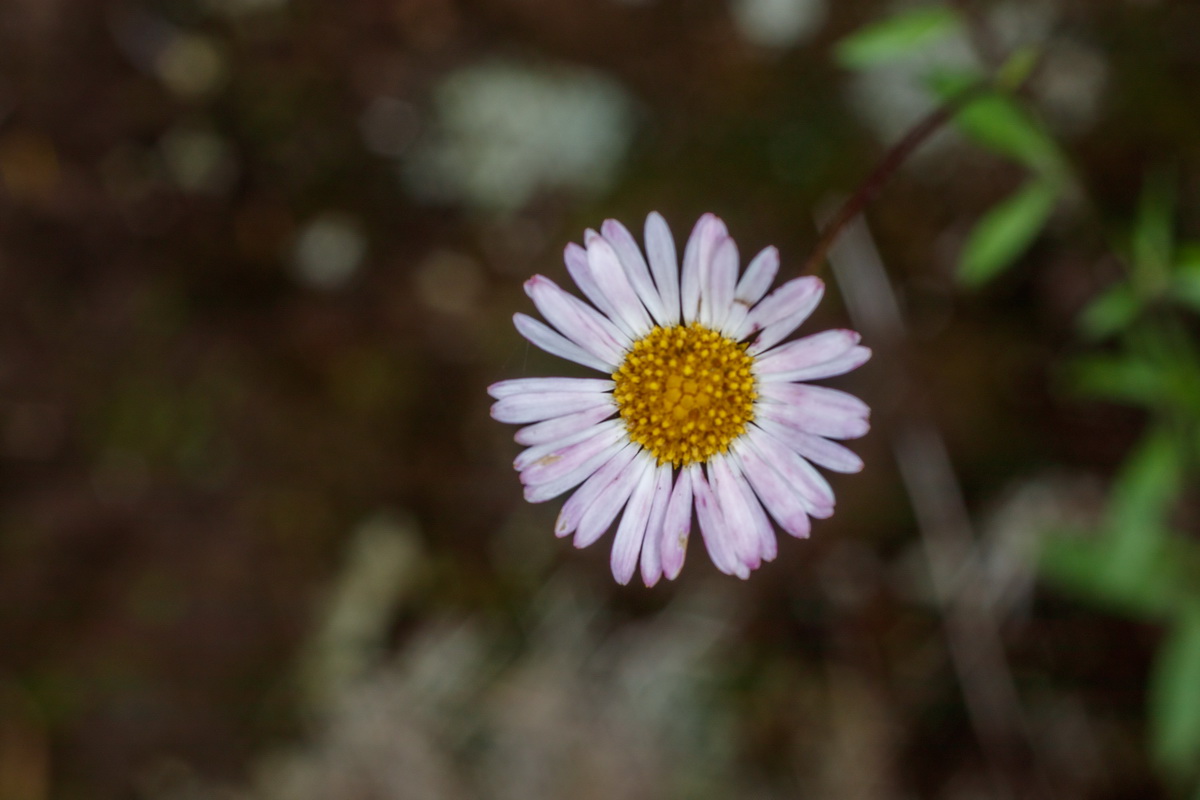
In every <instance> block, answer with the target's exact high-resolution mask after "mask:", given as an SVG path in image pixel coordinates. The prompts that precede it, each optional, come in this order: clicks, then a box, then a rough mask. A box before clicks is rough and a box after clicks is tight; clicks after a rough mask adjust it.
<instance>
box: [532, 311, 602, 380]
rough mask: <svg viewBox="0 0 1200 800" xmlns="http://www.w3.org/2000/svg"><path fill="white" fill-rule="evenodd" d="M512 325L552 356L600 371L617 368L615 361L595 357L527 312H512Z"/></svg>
mask: <svg viewBox="0 0 1200 800" xmlns="http://www.w3.org/2000/svg"><path fill="white" fill-rule="evenodd" d="M513 325H515V326H516V328H517V332H518V333H520V334H521V335H522V336H524V337H525V339H526V340H528V341H529V343H530V344H532V345H534V346H535V347H538V348H541V349H542V350H545V351H546V352H547V353H549V354H550V355H552V356H558V357H559V358H565V359H566V360H568V361H574V362H575V363H576V364H582V365H583V366H585V367H591V368H592V369H596V370H599V371H600V372H609V373H611V372H613V371H615V370H616V368H617V364H616V363H612V364H610V363H607V362H605V361H603V360H601V359H599V358H596V357H595V356H594V355H592V354H591V353H589V352H588V351H586V350H584V349H583V348H582V347H580V346H579V345H577V344H574V343H573V342H571V340H569V339H567V337H565V336H563V335H562V334H561V333H557V332H555V331H553V330H551V329H550V326H548V325H546V324H545V323H542V322H538V321H537V320H536V319H534V318H533V317H531V316H529V315H528V314H513Z"/></svg>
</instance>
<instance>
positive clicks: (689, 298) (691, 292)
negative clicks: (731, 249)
mask: <svg viewBox="0 0 1200 800" xmlns="http://www.w3.org/2000/svg"><path fill="white" fill-rule="evenodd" d="M728 235H729V234H728V232H727V231H726V230H725V223H724V222H722V221H721V219H720V218H719V217H717V216H716V215H715V214H704V215H703V216H701V217H700V219H699V220H698V221H697V222H696V227H694V228H692V235H691V236H689V237H688V241H687V245H686V246H685V247H684V248H683V275H682V276H681V278H680V284H679V292H680V306H681V309H680V310H681V311H682V313H683V324H684V325H691V324H692V323H693V322H695V321H696V320H698V319H699V318H700V302H701V296H702V294H703V287H704V285H705V283H706V282H707V280H708V277H707V276H708V273H709V268H710V266H711V262H712V257H713V253H714V251H715V249H716V246H717V244H719V243H720V240H721V239H723V238H726V237H727V236H728Z"/></svg>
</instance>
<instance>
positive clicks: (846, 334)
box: [754, 328, 862, 375]
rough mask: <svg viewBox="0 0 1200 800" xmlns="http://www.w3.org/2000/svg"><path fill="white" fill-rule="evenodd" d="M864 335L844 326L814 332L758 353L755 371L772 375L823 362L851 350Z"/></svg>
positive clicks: (757, 373)
mask: <svg viewBox="0 0 1200 800" xmlns="http://www.w3.org/2000/svg"><path fill="white" fill-rule="evenodd" d="M861 338H862V337H860V336H859V335H858V334H857V333H855V332H854V331H851V330H846V329H844V328H834V329H832V330H828V331H821V332H820V333H814V334H812V335H811V336H805V337H804V338H803V339H796V340H795V341H793V342H788V343H787V344H782V345H780V346H779V347H776V348H775V349H774V350H771V351H770V352H767V353H763V354H762V355H760V356H758V357H757V358H755V360H754V372H755V374H756V375H770V374H772V373H776V372H791V371H792V370H797V369H804V368H806V367H811V366H813V365H814V364H824V363H825V362H826V361H829V360H831V359H834V358H837V357H839V356H841V355H844V354H845V353H847V352H849V351H850V348H852V347H854V345H856V344H858V341H859V339H861Z"/></svg>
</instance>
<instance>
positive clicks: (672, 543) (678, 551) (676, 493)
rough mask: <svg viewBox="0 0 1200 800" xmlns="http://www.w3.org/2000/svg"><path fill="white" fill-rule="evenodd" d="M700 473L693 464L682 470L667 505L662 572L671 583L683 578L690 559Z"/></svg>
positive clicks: (664, 520)
mask: <svg viewBox="0 0 1200 800" xmlns="http://www.w3.org/2000/svg"><path fill="white" fill-rule="evenodd" d="M699 469H700V467H699V466H697V465H695V464H693V465H691V466H690V467H686V468H684V469H682V470H680V472H679V475H678V477H676V479H675V487H674V488H673V489H671V499H670V500H668V501H667V514H666V516H665V517H663V532H662V547H661V548H660V549H661V553H662V568H663V575H665V576H666V578H667V580H669V581H673V580H675V579H676V578H677V577H679V572H680V570H682V569H683V561H684V558H685V557H686V556H687V544H688V537H689V536H690V535H691V533H692V477H693V475H695V474H696V472H698V471H699Z"/></svg>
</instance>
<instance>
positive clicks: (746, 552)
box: [708, 454, 762, 571]
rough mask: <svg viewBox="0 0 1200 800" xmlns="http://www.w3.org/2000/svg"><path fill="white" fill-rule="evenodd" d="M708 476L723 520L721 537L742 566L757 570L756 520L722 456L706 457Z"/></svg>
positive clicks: (759, 562) (759, 561)
mask: <svg viewBox="0 0 1200 800" xmlns="http://www.w3.org/2000/svg"><path fill="white" fill-rule="evenodd" d="M708 476H709V483H710V485H711V486H712V489H713V494H715V495H716V498H717V502H718V504H719V505H720V507H721V516H722V518H723V519H724V520H725V525H724V526H723V531H724V534H725V538H727V539H728V541H729V543H730V544H731V545H732V546H733V552H734V554H735V555H736V556H737V559H738V561H739V562H740V563H741V564H742V565H744V566H745V567H746V568H747V569H749V570H751V571H753V570H756V569H758V567H759V565H760V564H761V563H762V554H761V553H760V552H759V545H760V539H759V535H758V531H757V530H756V529H755V524H756V520H755V518H754V515H753V513H752V512H751V511H750V506H749V505H748V504H747V503H746V498H745V496H744V495H743V494H742V493H741V492H740V491H739V490H738V487H737V484H738V481H739V478H737V477H735V476H734V474H733V470H732V469H730V466H729V463H728V460H727V459H726V457H725V456H724V455H719V454H718V455H716V456H713V458H711V459H709V462H708Z"/></svg>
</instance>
